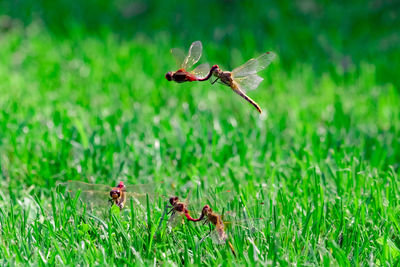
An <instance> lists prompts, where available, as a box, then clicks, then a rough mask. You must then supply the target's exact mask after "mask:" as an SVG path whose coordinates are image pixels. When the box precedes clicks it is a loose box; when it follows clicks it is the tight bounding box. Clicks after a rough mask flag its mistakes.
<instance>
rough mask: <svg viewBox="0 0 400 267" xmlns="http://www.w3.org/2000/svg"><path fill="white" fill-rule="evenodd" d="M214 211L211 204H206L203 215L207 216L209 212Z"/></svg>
mask: <svg viewBox="0 0 400 267" xmlns="http://www.w3.org/2000/svg"><path fill="white" fill-rule="evenodd" d="M210 213H212V209H211V208H210V206H209V205H205V206H204V207H203V210H202V211H201V215H202V216H207V215H208V214H210Z"/></svg>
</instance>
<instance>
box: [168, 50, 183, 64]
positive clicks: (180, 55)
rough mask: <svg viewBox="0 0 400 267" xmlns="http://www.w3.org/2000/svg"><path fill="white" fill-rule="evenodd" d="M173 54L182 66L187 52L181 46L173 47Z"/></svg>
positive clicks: (177, 62)
mask: <svg viewBox="0 0 400 267" xmlns="http://www.w3.org/2000/svg"><path fill="white" fill-rule="evenodd" d="M171 54H172V56H173V57H174V59H175V62H176V65H177V66H179V67H180V68H181V67H182V65H183V63H184V61H185V53H183V51H182V50H181V49H179V48H172V49H171Z"/></svg>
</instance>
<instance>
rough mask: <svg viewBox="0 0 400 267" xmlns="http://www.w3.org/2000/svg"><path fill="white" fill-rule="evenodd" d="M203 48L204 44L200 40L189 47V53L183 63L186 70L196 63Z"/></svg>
mask: <svg viewBox="0 0 400 267" xmlns="http://www.w3.org/2000/svg"><path fill="white" fill-rule="evenodd" d="M202 50H203V46H202V44H201V42H200V41H195V42H193V43H192V45H191V46H190V48H189V53H188V55H187V56H186V58H185V60H184V61H183V63H182V68H184V69H185V70H188V69H190V68H191V67H192V66H193V65H194V64H196V63H197V62H198V61H199V59H200V57H201V53H202Z"/></svg>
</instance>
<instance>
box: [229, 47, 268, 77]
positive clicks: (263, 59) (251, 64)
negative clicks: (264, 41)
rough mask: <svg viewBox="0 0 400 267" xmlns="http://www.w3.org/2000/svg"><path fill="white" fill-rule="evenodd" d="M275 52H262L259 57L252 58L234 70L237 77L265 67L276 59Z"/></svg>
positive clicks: (253, 72) (233, 72)
mask: <svg viewBox="0 0 400 267" xmlns="http://www.w3.org/2000/svg"><path fill="white" fill-rule="evenodd" d="M275 57H276V56H275V54H274V53H272V52H267V53H264V54H262V55H261V56H259V57H257V58H252V59H250V60H249V61H247V62H246V63H244V64H243V65H242V66H240V67H237V68H236V69H234V70H233V71H232V74H233V76H234V77H235V78H238V77H243V76H248V75H250V74H255V73H257V72H259V71H260V70H263V69H265V68H266V67H268V65H269V64H270V63H271V62H272V60H274V59H275Z"/></svg>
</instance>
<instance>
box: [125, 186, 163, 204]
mask: <svg viewBox="0 0 400 267" xmlns="http://www.w3.org/2000/svg"><path fill="white" fill-rule="evenodd" d="M125 188H126V198H127V200H129V199H134V200H135V201H138V202H140V203H141V204H143V205H145V204H146V202H147V197H148V198H149V201H153V200H154V199H155V196H156V194H157V188H158V186H157V184H155V183H148V184H135V185H126V186H125Z"/></svg>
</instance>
